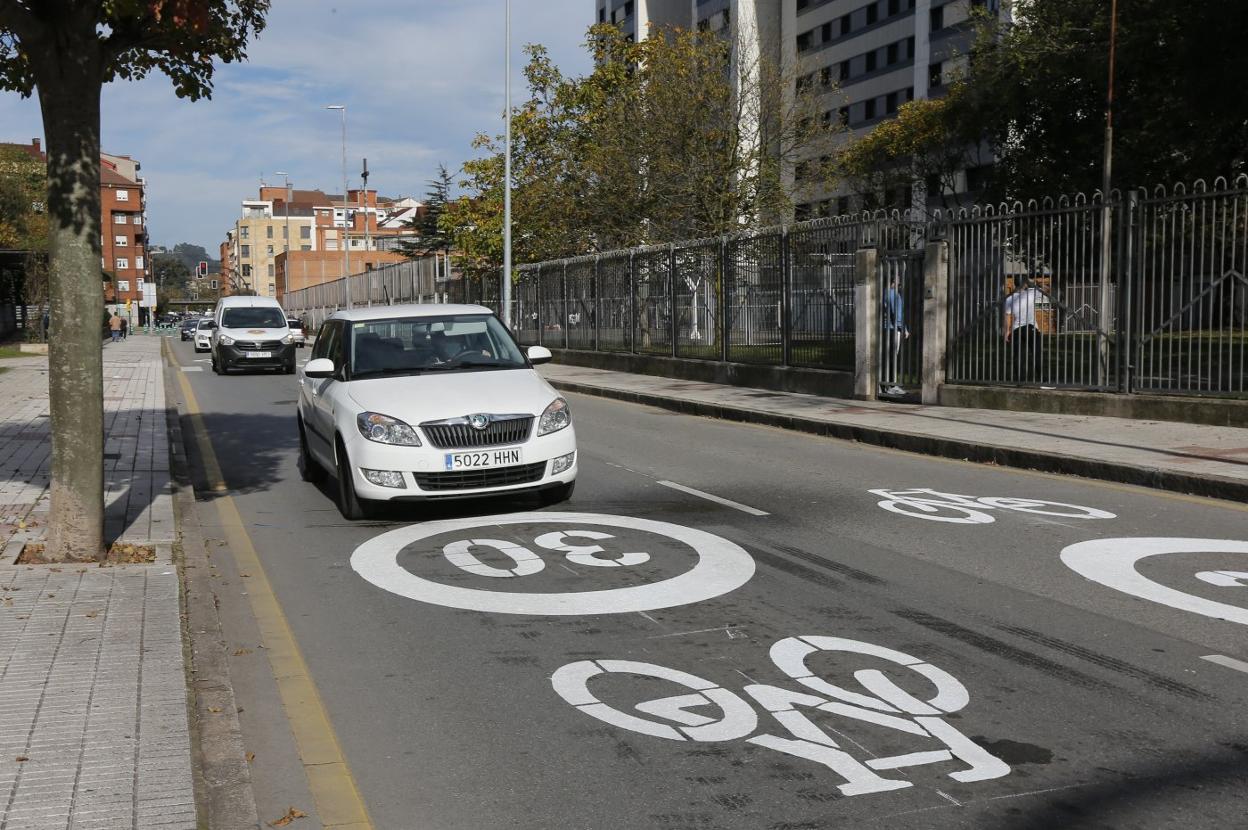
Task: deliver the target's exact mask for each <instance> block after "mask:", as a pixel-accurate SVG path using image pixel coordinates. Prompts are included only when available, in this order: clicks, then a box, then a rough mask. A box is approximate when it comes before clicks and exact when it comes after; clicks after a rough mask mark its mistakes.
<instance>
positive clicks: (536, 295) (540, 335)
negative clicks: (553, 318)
mask: <svg viewBox="0 0 1248 830" xmlns="http://www.w3.org/2000/svg"><path fill="white" fill-rule="evenodd" d="M533 303H534V305H535V306H536V307H537V318H536V319H535V320H534V322H533V324H534V325H535V326H537V345H539V346H545V345H546V338H545V336H544V335H545V332H544V330H543V329H544V327H543V326H542V264H541V263H540V262H539V263H538V264H537V283H536V285H535V286H534V288H533Z"/></svg>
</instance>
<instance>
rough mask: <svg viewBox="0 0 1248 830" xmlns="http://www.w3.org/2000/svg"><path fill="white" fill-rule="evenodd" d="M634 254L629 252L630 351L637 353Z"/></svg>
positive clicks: (635, 269)
mask: <svg viewBox="0 0 1248 830" xmlns="http://www.w3.org/2000/svg"><path fill="white" fill-rule="evenodd" d="M634 259H635V257H634V254H633V252H632V251H631V250H630V251H629V252H628V350H629V351H630V352H632V353H633V354H636V353H637V268H636V266H635V264H634Z"/></svg>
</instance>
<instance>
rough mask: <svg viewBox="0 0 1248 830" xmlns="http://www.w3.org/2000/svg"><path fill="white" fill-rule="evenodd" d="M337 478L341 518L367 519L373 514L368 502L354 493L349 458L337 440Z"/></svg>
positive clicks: (351, 519)
mask: <svg viewBox="0 0 1248 830" xmlns="http://www.w3.org/2000/svg"><path fill="white" fill-rule="evenodd" d="M336 455H337V460H338V469H337V471H336V472H337V478H338V511H339V512H340V513H342V518H344V519H347V520H349V521H356V520H357V519H367V518H368V517H369V516H371V515H372V514H373V506H372V504H371V503H370V502H368V501H367V500H365V499H362V498H360V497H359V496H357V495H356V494H355V481H354V479H352V477H351V459H350V458H348V457H347V448H346V447H344V446H343V445H342V441H339V442H338V452H337V453H336Z"/></svg>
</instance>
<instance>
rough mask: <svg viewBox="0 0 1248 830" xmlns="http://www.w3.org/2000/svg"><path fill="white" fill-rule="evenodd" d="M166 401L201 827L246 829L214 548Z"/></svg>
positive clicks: (248, 788) (245, 794)
mask: <svg viewBox="0 0 1248 830" xmlns="http://www.w3.org/2000/svg"><path fill="white" fill-rule="evenodd" d="M167 345H168V344H162V346H161V353H162V356H163V357H164V358H165V366H164V369H165V371H164V373H162V378H163V380H164V381H165V382H166V388H168V380H169V378H168V373H170V372H172V371H174V369H175V365H174V364H172V363H170V361H169V358H170V357H171V355H169V353H168V352H167V351H166V347H167ZM169 401H172V398H171V397H170V396H166V402H167V403H166V407H165V422H166V424H167V428H168V431H169V454H170V456H171V459H170V460H171V464H170V471H171V473H172V475H171V476H170V480H171V481H172V483H173V491H174V492H173V510H174V520H175V526H176V527H177V529H178V538H179V540H180V542H181V548H182V556H181V562H180V563H179V564H180V566H181V567H180V568H179V570H180V572H181V581H182V614H183V638H182V640H183V649H184V653H185V655H186V666H187V679H186V685H187V703H188V708H189V711H188V713H187V714H188V717H189V719H190V724H191V742H192V743H191V746H192V748H193V749H192V758H191V764H192V768H193V769H194V774H195V801H196V807H197V809H198V811H199V816H200V822H201V824H202V826H204V827H207V828H210V830H216V828H220V830H236V829H237V830H247V829H248V828H259V827H260V815H259V812H258V810H257V809H256V798H255V793H254V791H253V790H252V785H251V768H250V767H249V766H248V764H247V761H246V757H245V749H244V744H243V733H242V728H241V726H240V725H239V722H238V704H237V702H236V700H235V699H234V687H233V685H232V684H231V683H230V669H229V660H228V657H227V656H226V653H227V644H226V642H225V636H224V634H222V632H221V619H220V616H219V614H218V612H217V604H216V596H215V595H214V594H213V593H212V591H211V589H209V588H208V587H207V586H206V585H205V586H204V587H202V588H201V587H200V585H199V582H200V578H199V576H198V575H199V574H203V575H204V576H203V581H205V583H206V581H207V574H208V569H209V561H208V551H207V547H206V546H205V544H204V536H203V533H202V531H201V530H200V525H199V519H198V516H197V515H196V513H195V492H194V489H193V487H192V485H191V470H190V462H189V460H188V459H187V456H186V445H185V444H184V443H183V437H182V423H181V416H180V415H179V413H178V409H177V406H176V405H171V404H170V403H168V402H169Z"/></svg>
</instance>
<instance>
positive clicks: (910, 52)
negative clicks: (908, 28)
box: [906, 37, 914, 60]
mask: <svg viewBox="0 0 1248 830" xmlns="http://www.w3.org/2000/svg"><path fill="white" fill-rule="evenodd" d="M906 58H907V59H909V60H913V59H914V38H912V37H908V38H906Z"/></svg>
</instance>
